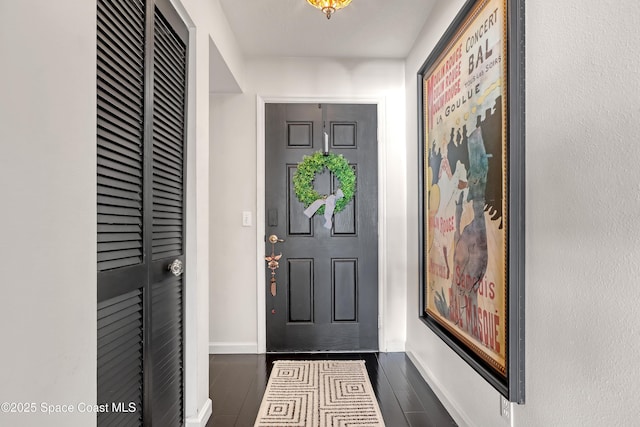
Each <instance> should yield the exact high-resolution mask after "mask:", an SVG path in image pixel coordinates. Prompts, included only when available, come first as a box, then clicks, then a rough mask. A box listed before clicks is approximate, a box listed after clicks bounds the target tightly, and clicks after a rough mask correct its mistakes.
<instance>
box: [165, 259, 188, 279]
mask: <svg viewBox="0 0 640 427" xmlns="http://www.w3.org/2000/svg"><path fill="white" fill-rule="evenodd" d="M167 270H169V271H170V272H171V274H173V275H174V276H176V277H178V276H180V275H181V274H182V273H184V264H183V263H182V261H180V260H179V259H174V260H173V262H172V263H171V264H169V266H168V267H167Z"/></svg>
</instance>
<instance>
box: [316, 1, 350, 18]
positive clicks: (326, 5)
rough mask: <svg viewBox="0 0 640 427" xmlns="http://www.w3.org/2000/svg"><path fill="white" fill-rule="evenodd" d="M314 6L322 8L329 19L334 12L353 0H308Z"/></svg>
mask: <svg viewBox="0 0 640 427" xmlns="http://www.w3.org/2000/svg"><path fill="white" fill-rule="evenodd" d="M307 3H309V4H310V5H311V6H313V7H317V8H318V9H321V10H322V11H323V12H324V14H325V15H327V19H331V14H332V13H334V12H335V11H336V10H338V9H342V8H343V7H346V6H347V5H348V4H349V3H351V0H307Z"/></svg>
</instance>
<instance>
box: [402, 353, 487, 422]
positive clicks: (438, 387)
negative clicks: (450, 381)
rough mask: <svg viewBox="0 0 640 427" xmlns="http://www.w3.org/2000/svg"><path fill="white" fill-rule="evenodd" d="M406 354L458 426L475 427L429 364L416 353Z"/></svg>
mask: <svg viewBox="0 0 640 427" xmlns="http://www.w3.org/2000/svg"><path fill="white" fill-rule="evenodd" d="M406 353H407V356H409V359H411V361H412V362H413V364H414V365H415V367H416V368H417V369H418V371H419V372H420V374H421V375H422V377H423V378H424V379H425V381H426V382H427V384H429V387H431V389H432V390H433V392H434V393H435V394H436V396H438V399H440V402H442V404H443V405H444V407H445V408H446V410H447V412H449V415H451V417H452V418H453V419H454V421H455V422H456V424H458V425H459V426H461V427H464V426H474V425H475V424H474V423H473V421H472V420H471V418H469V417H468V416H467V414H466V413H465V412H464V410H463V409H462V408H460V407H459V406H458V405H456V404H455V402H454V401H453V400H452V399H451V398H450V396H449V394H448V393H447V392H446V391H445V389H444V388H443V387H442V384H440V382H439V381H438V380H437V379H436V377H435V376H434V375H433V372H431V370H430V369H429V368H427V364H426V363H424V362H423V361H422V360H421V359H420V358H419V357H418V356H417V355H416V354H415V353H413V352H412V351H410V350H409V349H407V350H406Z"/></svg>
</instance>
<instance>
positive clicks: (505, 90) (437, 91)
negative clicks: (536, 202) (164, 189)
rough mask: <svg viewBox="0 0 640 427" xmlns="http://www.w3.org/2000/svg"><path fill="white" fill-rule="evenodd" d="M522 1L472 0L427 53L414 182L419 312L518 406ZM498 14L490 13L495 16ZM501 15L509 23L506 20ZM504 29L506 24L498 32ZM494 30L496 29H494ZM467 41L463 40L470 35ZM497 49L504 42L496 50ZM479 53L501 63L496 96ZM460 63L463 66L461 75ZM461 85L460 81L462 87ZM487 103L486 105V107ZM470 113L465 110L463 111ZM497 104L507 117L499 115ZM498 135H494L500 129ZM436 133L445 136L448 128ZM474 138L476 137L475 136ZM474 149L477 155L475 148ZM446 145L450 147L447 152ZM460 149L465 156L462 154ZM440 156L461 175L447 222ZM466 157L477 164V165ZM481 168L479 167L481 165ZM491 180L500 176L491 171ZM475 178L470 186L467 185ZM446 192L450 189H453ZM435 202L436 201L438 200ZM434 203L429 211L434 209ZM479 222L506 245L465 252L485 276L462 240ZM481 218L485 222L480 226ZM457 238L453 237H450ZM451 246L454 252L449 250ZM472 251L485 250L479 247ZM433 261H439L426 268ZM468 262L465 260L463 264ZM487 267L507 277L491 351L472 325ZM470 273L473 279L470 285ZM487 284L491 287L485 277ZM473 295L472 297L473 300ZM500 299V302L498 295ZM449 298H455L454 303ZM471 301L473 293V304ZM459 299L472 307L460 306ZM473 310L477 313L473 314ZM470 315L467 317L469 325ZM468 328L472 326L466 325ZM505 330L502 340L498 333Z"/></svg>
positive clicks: (521, 394) (521, 381)
mask: <svg viewBox="0 0 640 427" xmlns="http://www.w3.org/2000/svg"><path fill="white" fill-rule="evenodd" d="M524 2H525V0H468V1H467V2H466V3H465V4H464V5H463V7H462V8H461V10H460V11H459V13H458V14H457V15H456V17H455V18H454V20H453V22H452V23H451V24H450V26H449V27H448V29H447V30H446V32H445V33H444V35H443V36H442V38H441V39H440V40H439V42H438V43H437V44H436V46H435V48H434V49H433V50H432V52H431V53H430V54H429V55H428V57H427V59H426V60H425V62H424V64H423V65H422V67H421V68H420V69H419V71H418V76H417V77H418V79H417V80H418V82H417V83H418V85H417V86H418V87H417V89H418V135H419V138H418V139H419V141H418V143H419V151H420V155H419V186H418V187H419V209H420V212H419V213H420V215H419V218H420V226H419V231H420V285H419V288H420V308H419V315H420V318H421V319H422V321H423V322H424V323H425V324H426V325H427V326H428V327H429V328H430V329H431V330H432V331H433V332H434V333H435V334H436V335H437V336H438V337H439V338H441V339H442V340H443V341H444V342H445V343H446V344H447V345H448V346H449V347H451V348H452V349H453V350H454V351H455V352H456V353H457V354H458V355H459V356H460V357H461V358H462V359H463V360H465V361H466V362H467V363H468V364H469V365H470V366H471V367H472V368H473V369H474V370H475V371H476V372H478V374H479V375H481V376H482V377H483V378H484V379H485V380H486V381H487V382H489V383H490V384H491V385H492V386H493V387H494V388H495V389H496V390H497V391H498V392H499V393H500V394H502V395H503V396H505V397H506V398H507V399H508V400H509V401H511V402H516V403H519V404H522V403H524V400H525V365H524V362H525V361H524V354H525V348H524V334H525V322H524V319H525V304H524V297H525V284H524V277H525V275H524V271H525V270H524V267H525V262H524V260H525V209H524V208H525V74H524V71H525V43H524V42H525V40H524V38H525V37H524V35H525V32H524ZM496 5H497V7H496ZM501 8H503V9H501ZM494 9H495V10H494ZM492 15H494V16H493V17H492ZM500 17H502V18H503V19H502V20H500V19H499V18H500ZM500 21H501V22H500ZM499 23H500V25H501V26H498V24H499ZM495 26H498V27H499V28H498V29H496V28H495ZM492 27H493V28H492ZM496 30H497V31H500V32H501V34H499V36H501V37H502V39H501V40H500V41H499V44H495V45H491V46H490V44H489V41H488V40H489V38H491V37H493V38H494V39H495V37H496V34H497V33H496V34H494V35H493V36H492V35H491V34H492V33H491V31H494V32H495V31H496ZM465 36H466V39H465V38H464V37H465ZM485 37H486V38H485ZM483 43H484V44H483ZM495 46H498V48H499V49H496V47H495ZM483 47H484V50H483ZM487 52H492V53H493V54H494V55H495V53H496V52H500V53H501V55H500V56H501V58H502V61H501V62H500V63H499V64H496V58H497V57H498V56H494V58H489V55H487ZM482 55H484V60H489V59H491V60H492V61H493V62H494V64H493V66H492V67H495V66H498V67H499V68H500V70H501V73H502V74H499V75H500V77H499V79H500V81H499V82H498V85H499V86H500V89H499V94H500V95H499V97H500V98H498V97H497V96H495V91H494V89H492V88H491V87H487V84H489V83H495V82H496V81H498V80H496V79H494V80H491V79H490V77H488V76H489V75H495V73H496V71H495V69H494V70H493V71H491V70H490V68H486V67H487V66H488V65H489V62H487V63H486V64H485V63H484V61H482V60H478V58H479V57H480V56H482ZM505 57H506V60H505ZM472 62H473V65H472ZM452 64H453V65H452ZM478 65H479V66H481V67H485V68H484V69H486V70H487V74H486V75H484V74H482V75H481V74H480V68H478ZM463 66H464V67H466V69H464V72H463V71H462V70H461V69H462V67H463ZM456 67H459V68H460V69H458V70H456ZM474 73H475V74H474ZM492 73H493V74H492ZM456 79H457V80H456ZM463 79H464V81H462V80H463ZM485 80H486V81H485ZM456 83H458V85H456ZM476 84H477V86H476ZM483 85H484V86H483ZM492 87H493V86H492ZM469 89H471V92H469V94H470V95H471V97H470V98H466V97H465V99H466V101H467V102H469V104H468V105H467V106H466V107H465V106H464V105H463V106H460V105H459V104H464V102H462V99H463V95H461V94H462V93H463V91H464V92H466V91H467V90H469ZM490 91H494V92H490ZM487 93H492V94H493V95H492V96H494V102H495V104H494V107H493V110H491V111H489V110H485V111H486V113H485V114H484V117H483V111H480V112H479V113H477V109H474V108H471V107H470V106H471V105H472V103H473V102H476V103H477V106H478V105H481V103H482V102H485V100H482V97H483V96H484V95H485V94H487ZM473 96H476V97H478V96H480V99H481V100H482V102H481V101H476V99H477V98H476V99H473V100H472V98H473ZM452 106H453V108H454V109H455V108H456V106H457V108H458V111H457V112H455V113H454V112H452V111H451V107H452ZM482 106H483V107H484V106H486V105H484V104H483V105H482ZM447 107H449V112H450V113H446V114H445V112H446V110H447ZM465 108H469V109H468V110H467V111H465ZM499 108H500V109H501V111H498V109H499ZM494 112H495V113H496V115H497V113H500V115H501V117H500V118H501V122H502V126H501V134H500V140H499V143H500V144H501V145H500V150H499V151H500V152H499V153H496V152H491V149H490V148H491V147H489V148H486V147H485V145H487V146H490V145H491V144H492V142H491V141H493V142H494V143H495V141H498V139H497V138H493V139H492V140H490V138H489V136H490V135H494V137H495V135H497V134H496V132H493V134H491V132H489V131H486V129H487V128H488V127H489V125H486V124H487V119H488V118H489V115H490V114H491V116H492V117H493V115H494ZM438 113H441V114H438ZM474 113H475V114H477V118H476V123H475V126H476V128H475V129H474V131H475V130H477V129H480V131H479V139H478V134H476V135H475V136H473V137H472V136H471V135H470V134H469V130H468V129H467V128H466V127H464V123H468V124H469V127H471V126H473V125H474V124H473V123H472V120H473V119H474V118H473V117H470V118H469V117H467V116H471V114H474ZM454 114H458V119H457V120H456V121H455V123H456V124H455V125H452V126H451V125H450V124H448V123H454V122H453V120H454ZM449 116H451V117H449ZM496 120H497V119H496ZM460 123H462V125H460ZM485 125H486V126H485ZM438 126H439V127H438ZM449 127H451V134H450V139H449V140H448V142H447V141H446V138H445V139H442V138H441V142H438V140H437V138H439V137H440V136H442V135H437V133H438V132H437V131H438V130H439V131H444V130H448V129H449ZM492 129H495V126H494V127H493V128H492ZM440 133H441V134H444V133H445V132H440ZM473 133H474V132H471V134H473ZM484 138H487V141H489V142H487V143H486V144H485V142H484ZM478 141H480V145H482V149H480V148H478V147H479V146H480V145H478ZM451 144H453V145H451ZM470 145H471V146H473V147H474V148H473V149H472V150H471V151H470V150H469V146H470ZM494 145H495V144H494ZM445 146H446V147H448V148H446V149H445V148H442V147H445ZM449 148H451V150H452V154H451V155H450V154H449ZM462 148H466V150H462V151H460V150H461V149H462ZM485 148H486V149H485ZM493 148H495V147H493ZM464 151H466V152H467V153H471V154H470V157H469V158H465V154H464ZM494 151H496V150H494ZM456 153H457V154H456ZM460 153H462V154H461V155H460ZM478 153H482V156H480V157H479V156H478ZM443 154H444V155H443ZM498 154H501V156H500V160H501V162H500V165H501V171H502V172H501V177H502V179H501V181H500V182H501V185H500V188H501V190H500V191H491V190H490V191H487V190H486V189H487V188H490V189H491V188H494V189H495V188H497V186H495V185H494V186H493V187H491V183H492V182H493V183H495V182H497V181H495V179H488V178H487V176H488V175H489V173H488V172H487V171H488V170H492V171H494V172H495V171H496V170H498V167H495V166H496V163H495V159H496V157H497V155H498ZM449 157H452V159H451V160H454V159H456V163H455V164H454V165H451V164H450V162H449ZM456 157H457V158H456ZM438 158H440V159H439V160H440V161H441V160H442V158H447V164H448V167H449V170H447V171H445V172H444V173H445V174H446V175H447V176H446V178H448V179H449V181H450V182H455V178H456V176H455V175H454V174H453V173H452V170H456V175H457V177H458V178H460V179H459V180H458V183H459V185H458V186H457V187H456V188H457V190H455V189H454V190H452V191H451V194H453V195H455V196H459V198H457V199H456V200H457V201H458V202H459V203H458V204H456V205H455V206H458V205H459V206H461V207H459V208H456V207H454V208H453V209H454V210H455V213H454V215H453V217H452V216H451V215H448V216H445V218H444V219H443V218H442V217H440V218H439V217H438V216H437V215H438V212H441V211H442V212H445V211H446V209H442V207H443V203H441V202H440V201H439V199H438V198H436V197H433V194H435V193H436V191H435V190H436V188H435V187H438V191H437V194H438V196H439V195H440V187H439V184H438V183H440V182H441V181H440V179H441V178H440V177H438V178H435V177H436V173H435V172H434V168H433V167H432V166H436V165H437V164H438V162H437V161H436V160H438ZM460 158H462V160H460ZM470 158H473V159H474V160H473V164H472V163H471V162H472V161H471V160H470ZM478 159H484V160H478ZM487 159H491V160H487ZM458 161H459V162H460V164H462V165H465V166H466V167H465V168H464V169H463V168H462V167H461V168H460V172H458V170H457V166H458ZM489 161H491V162H492V163H493V164H492V166H494V167H493V168H490V167H488V166H487V164H488V163H489ZM465 162H466V163H465ZM439 165H440V167H439V168H438V174H440V171H442V170H443V166H442V162H440V163H439ZM477 165H481V167H478V166H477ZM444 169H446V168H444ZM465 169H467V174H466V182H465V180H464V179H463V177H465V174H464V172H465ZM479 170H480V171H482V172H481V173H480V178H478V175H477V174H478V171H479ZM474 174H475V175H474ZM440 176H441V175H440ZM483 177H484V178H483ZM493 178H495V173H494V176H493ZM470 179H471V181H473V182H470ZM483 179H484V181H486V185H485V186H484V187H483V184H478V182H480V183H482V182H483ZM436 181H437V182H436ZM434 182H436V184H434ZM444 184H447V182H445V181H444V180H443V181H442V187H443V188H444V187H445V185H444ZM465 185H466V186H467V187H466V193H465V189H462V190H461V189H460V187H464V186H465ZM427 187H428V188H427ZM447 188H449V189H450V186H449V187H447ZM498 192H500V193H501V194H500V196H499V197H500V203H499V204H498V203H497V199H498V197H494V198H493V199H491V200H489V199H488V197H489V195H490V193H491V195H492V196H496V195H495V194H493V193H498ZM460 194H461V195H460ZM469 194H472V196H469ZM478 195H481V196H478ZM434 199H437V200H436V201H434ZM483 201H484V202H485V206H484V209H486V211H485V214H484V215H481V214H480V213H479V210H480V209H476V208H473V209H471V212H472V214H471V217H473V219H472V220H470V221H469V214H468V213H467V214H466V215H467V217H466V218H467V223H466V224H464V225H465V227H463V223H464V221H463V217H464V215H465V214H463V213H461V212H464V209H466V210H467V212H468V211H469V206H470V204H473V205H474V206H476V207H477V206H480V205H481V204H482V202H483ZM436 206H437V208H436ZM430 207H431V210H429V208H430ZM447 209H450V208H449V205H447ZM434 212H435V213H434ZM449 212H450V211H449ZM476 218H478V221H479V222H478V223H482V222H484V223H485V228H486V230H489V228H490V229H491V232H493V233H494V234H492V236H493V235H496V236H498V237H500V238H502V239H503V242H502V241H500V242H501V243H503V244H502V246H501V245H495V244H494V245H493V246H492V247H498V248H500V249H499V250H497V251H495V252H496V253H498V252H499V253H500V256H497V255H495V254H493V255H492V252H491V250H493V249H491V248H490V245H489V244H488V243H487V241H488V240H489V239H488V238H487V236H488V235H489V234H490V232H489V231H485V234H486V236H485V237H484V242H485V249H484V250H483V251H484V252H485V253H486V255H484V256H478V255H477V254H475V253H474V254H473V255H469V256H473V257H475V258H474V259H475V260H476V261H477V259H483V258H485V257H486V258H487V259H488V260H489V261H486V263H485V270H484V272H483V270H482V266H481V265H480V266H478V263H477V262H476V263H475V264H473V263H471V264H469V263H468V259H466V260H465V258H464V257H465V256H466V255H467V254H471V251H470V250H468V249H469V248H470V247H471V246H470V245H471V244H470V243H465V241H466V240H468V239H467V237H468V236H466V237H463V235H465V234H467V235H468V234H470V233H473V234H474V235H475V236H477V235H479V234H480V235H481V234H482V233H481V232H478V231H477V229H478V227H471V228H474V230H471V228H470V230H471V231H470V232H469V233H465V230H466V228H467V226H469V225H471V222H475V219H476ZM482 218H486V219H485V220H483V219H482ZM494 218H495V219H494ZM497 219H500V221H501V223H500V225H501V226H502V227H500V226H499V225H497V222H496V221H497ZM480 229H481V228H480ZM456 233H457V234H456ZM451 235H453V237H452V238H451ZM438 237H441V242H444V243H443V244H440V243H441V242H438V241H436V240H435V239H436V238H438ZM496 240H499V239H494V240H493V241H492V242H493V243H495V241H496ZM476 244H477V242H475V243H474V245H476ZM434 245H435V246H434ZM447 246H449V248H448V251H447ZM473 247H474V248H475V247H482V245H478V246H473ZM434 248H436V249H434ZM443 248H444V249H443ZM435 254H439V255H438V256H440V261H442V260H444V262H441V263H440V264H438V263H437V262H436V261H434V259H435V257H436V255H435ZM430 261H433V262H432V263H431V264H430ZM465 262H467V263H466V264H465ZM487 263H491V265H492V266H498V267H497V268H492V271H494V272H496V271H497V272H498V273H496V274H495V277H496V279H497V280H496V281H495V282H496V283H497V282H499V280H503V282H500V283H502V286H503V288H502V289H499V291H496V292H494V294H493V295H494V298H495V299H496V301H497V300H500V298H502V299H503V301H502V300H500V302H499V303H496V307H494V308H493V310H491V311H490V312H489V314H488V316H489V318H491V317H492V316H495V322H494V325H495V323H499V322H500V321H502V322H503V323H502V325H500V326H499V328H500V329H498V327H495V329H493V332H495V333H494V334H493V337H494V338H495V341H494V342H493V345H489V344H490V343H491V340H490V339H488V338H481V337H482V336H483V335H482V331H481V332H480V333H479V334H478V333H477V332H476V328H475V325H480V324H481V322H480V321H476V318H477V319H480V320H482V319H483V316H482V313H486V311H487V310H488V309H487V310H485V309H484V308H480V305H481V303H482V302H483V301H481V300H482V297H480V296H478V295H479V293H480V292H482V291H480V290H479V289H480V288H483V286H484V288H483V289H484V292H485V295H491V292H489V291H487V285H486V283H485V284H483V280H484V279H483V277H484V278H485V279H486V277H487V276H488V271H489V267H488V266H487V265H486V264H487ZM480 264H482V262H480ZM469 265H471V266H475V269H474V268H472V267H467V266H469ZM430 267H431V268H430ZM502 268H503V270H502ZM466 270H471V274H468V273H464V272H465V271H466ZM480 273H482V276H480ZM470 277H471V278H472V279H471V280H468V279H469V278H470ZM498 279H499V280H498ZM484 281H485V282H486V280H484ZM447 283H450V288H449V289H448V291H449V292H448V293H445V292H444V287H445V286H446V284H447ZM496 283H494V282H491V283H490V284H491V285H495V286H494V287H495V288H496V289H498V288H500V283H498V284H496ZM438 284H439V285H440V289H439V291H440V293H439V294H438V290H437V288H438ZM474 288H475V290H474ZM474 292H475V296H474V295H473V294H474ZM496 294H499V295H502V296H501V297H496V296H495V295H496ZM463 295H464V296H463ZM436 296H437V298H436ZM447 297H449V298H448V300H447ZM465 297H466V298H467V299H466V300H465V299H464V298H465ZM473 297H475V300H474V299H473ZM484 298H485V300H487V301H488V299H489V297H488V296H485V297H484ZM436 301H437V302H436ZM461 301H465V302H471V303H470V304H466V306H465V307H464V308H461V307H462V303H461ZM474 303H475V304H474ZM434 306H435V308H434ZM466 307H471V309H470V310H469V311H467V309H466ZM478 309H480V310H478ZM454 310H455V313H462V314H461V315H456V314H454ZM469 312H471V313H472V314H471V315H469ZM476 314H477V315H476ZM465 318H466V320H467V322H466V323H465ZM486 319H487V318H486V317H485V318H484V320H485V321H486ZM487 323H490V322H485V324H487ZM465 324H466V325H467V326H464V325H465ZM472 325H473V326H472ZM494 325H491V328H494ZM479 329H482V328H479ZM487 330H489V331H490V333H489V334H487V333H486V332H487ZM491 331H492V329H485V334H484V337H486V336H488V335H491V334H492V332H491ZM500 331H501V332H502V336H500V334H499V332H500ZM499 340H502V344H503V346H504V347H503V351H502V352H500V350H499V348H500V346H499V342H498V341H499ZM487 343H489V344H487ZM503 353H504V354H503Z"/></svg>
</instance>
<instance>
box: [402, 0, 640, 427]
mask: <svg viewBox="0 0 640 427" xmlns="http://www.w3.org/2000/svg"><path fill="white" fill-rule="evenodd" d="M455 3H457V4H451V3H450V2H448V1H440V2H439V4H438V5H437V6H436V8H435V10H434V14H433V15H432V17H430V19H429V21H428V22H427V25H426V26H425V30H424V32H423V33H422V35H421V36H420V37H419V38H418V40H417V43H416V47H415V48H414V50H413V51H412V54H411V55H410V57H409V58H408V62H407V79H411V78H415V72H416V71H417V67H419V65H420V64H419V62H420V61H418V57H422V58H426V55H427V54H428V52H430V50H431V49H432V47H433V45H434V43H435V42H436V41H437V40H438V38H439V37H440V35H441V34H442V32H443V31H444V29H445V28H446V25H447V22H448V21H450V20H451V19H452V17H453V16H454V15H455V13H456V11H457V10H458V9H459V8H460V7H461V6H462V3H463V2H462V1H457V2H455ZM638 16H640V6H639V5H638V3H636V2H635V1H631V0H624V1H620V2H611V1H607V2H602V1H594V0H589V1H586V2H585V1H581V2H578V1H573V0H571V1H563V2H557V1H552V0H542V1H537V2H528V4H527V10H526V49H527V53H526V64H527V65H526V66H527V70H526V97H527V102H526V110H527V111H526V115H527V119H526V120H527V125H526V134H527V135H526V146H527V148H526V156H527V165H526V167H527V172H526V179H527V197H526V203H527V207H526V216H527V221H526V229H527V232H526V238H527V243H526V245H527V248H526V250H527V254H526V382H527V387H526V393H527V395H526V404H525V405H522V406H516V407H515V408H514V414H513V420H512V425H514V426H518V427H519V426H523V427H524V426H526V427H538V426H576V427H577V426H586V425H589V426H598V425H635V424H637V414H638V413H640V405H639V404H638V401H637V399H636V396H637V395H638V393H639V392H640V385H639V384H640V370H638V369H637V365H638V362H637V355H638V354H640V341H639V340H638V339H637V335H638V331H639V329H640V319H639V315H640V310H639V309H638V305H637V298H636V296H637V295H638V289H637V279H636V277H637V272H638V271H639V270H640V234H639V233H638V232H637V227H636V225H635V221H636V218H637V217H638V213H640V185H639V182H640V170H639V168H638V159H640V144H638V136H637V135H638V133H639V132H640V121H639V120H638V113H639V112H640V107H639V106H638V103H637V100H636V99H635V97H636V95H637V94H638V93H640V75H639V73H638V71H637V70H638V69H639V68H640V58H639V57H638V55H637V52H638V51H639V47H640V43H639V42H638V37H636V36H635V34H636V33H637V20H638V19H637V18H638ZM407 88H408V91H407V111H408V130H407V135H408V136H409V138H408V141H407V144H408V147H412V146H413V144H415V141H414V140H412V136H414V137H415V135H416V131H415V120H414V119H413V118H412V117H415V116H414V115H415V114H416V111H415V103H414V102H415V95H414V94H412V93H411V92H412V90H411V85H409V84H407ZM411 154H412V153H411V150H410V149H409V150H408V155H409V156H411ZM409 166H410V168H409V170H408V178H407V179H408V194H417V188H416V185H415V180H416V179H417V178H416V174H417V168H416V167H415V166H413V168H412V167H411V166H412V165H411V164H410V163H409ZM416 210H417V204H416V203H415V202H413V201H412V200H411V198H409V203H408V212H409V215H410V217H409V232H408V235H409V236H412V235H414V234H415V232H417V214H416V213H415V212H416ZM408 245H409V246H408V254H409V259H410V260H416V259H417V245H418V241H417V239H410V240H409V241H408ZM410 262H411V261H410ZM416 262H417V260H416ZM411 267H412V266H411V265H410V269H409V271H410V273H409V285H408V293H409V298H408V299H409V300H410V299H411V298H410V297H411V294H412V293H415V294H416V295H417V292H418V286H417V271H415V270H412V268H411ZM416 268H417V267H416ZM412 271H414V272H415V273H414V274H412V273H411V272H412ZM413 307H415V305H414V303H413V302H409V305H408V320H407V322H408V332H407V335H408V337H407V349H408V350H411V351H413V352H414V354H415V356H416V357H417V359H418V360H420V361H421V362H422V368H423V369H424V370H425V371H427V372H428V373H429V375H430V381H431V382H432V384H435V385H436V386H438V387H439V388H440V392H441V395H442V396H443V397H445V399H447V400H448V402H449V403H448V405H449V406H450V407H451V408H452V409H453V410H454V411H456V412H458V413H459V417H458V419H459V420H460V421H461V423H462V424H469V425H474V426H499V425H506V424H507V422H506V421H505V420H503V419H501V418H500V416H499V415H498V394H497V393H496V392H495V391H494V390H493V389H492V388H491V387H489V386H487V385H486V383H484V381H483V380H482V379H480V378H479V377H478V376H477V375H476V374H475V373H474V372H473V371H472V370H470V369H469V368H468V367H467V366H466V365H465V364H464V363H463V362H461V361H460V359H459V358H458V357H457V356H456V355H455V354H454V353H453V352H451V351H450V350H449V349H448V348H447V347H446V346H444V345H443V344H442V343H441V342H439V340H438V339H437V338H436V337H435V336H434V335H433V334H432V333H431V332H429V331H428V330H427V328H426V327H425V326H423V325H422V324H421V323H420V322H419V320H418V319H417V309H415V308H413Z"/></svg>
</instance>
